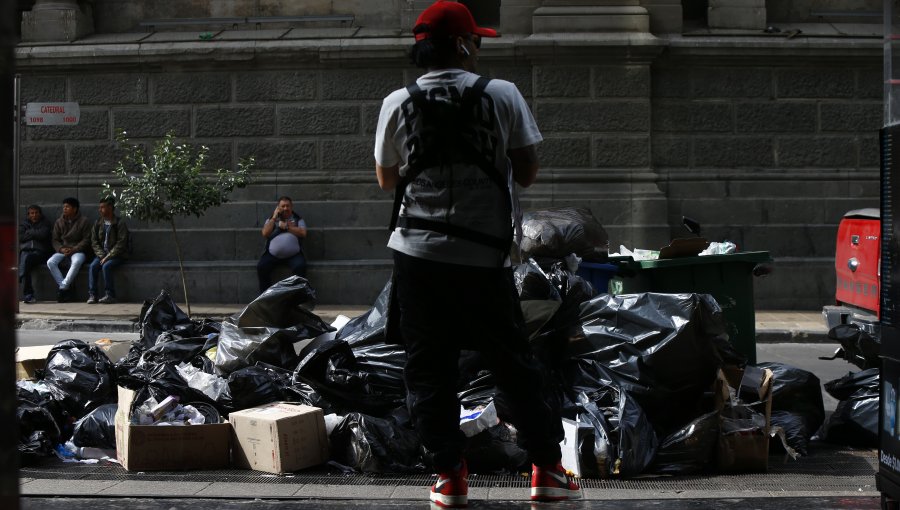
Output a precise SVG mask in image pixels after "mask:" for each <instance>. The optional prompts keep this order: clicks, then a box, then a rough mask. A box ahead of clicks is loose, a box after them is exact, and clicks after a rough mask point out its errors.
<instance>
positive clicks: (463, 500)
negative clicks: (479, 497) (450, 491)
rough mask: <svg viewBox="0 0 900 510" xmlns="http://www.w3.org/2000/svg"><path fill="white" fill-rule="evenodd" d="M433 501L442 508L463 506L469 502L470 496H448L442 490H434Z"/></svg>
mask: <svg viewBox="0 0 900 510" xmlns="http://www.w3.org/2000/svg"><path fill="white" fill-rule="evenodd" d="M431 501H432V502H433V503H434V504H436V505H437V506H439V507H441V508H462V507H465V506H467V505H468V504H469V497H468V496H448V495H446V494H441V493H440V492H432V493H431Z"/></svg>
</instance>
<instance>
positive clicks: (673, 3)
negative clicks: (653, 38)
mask: <svg viewBox="0 0 900 510" xmlns="http://www.w3.org/2000/svg"><path fill="white" fill-rule="evenodd" d="M641 5H642V6H643V7H644V8H645V9H647V11H648V12H649V13H650V31H651V32H653V33H654V34H680V33H681V29H682V26H683V21H684V13H683V12H682V9H681V0H641Z"/></svg>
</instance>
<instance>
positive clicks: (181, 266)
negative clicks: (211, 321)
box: [171, 218, 191, 317]
mask: <svg viewBox="0 0 900 510" xmlns="http://www.w3.org/2000/svg"><path fill="white" fill-rule="evenodd" d="M171 223H172V237H174V238H175V253H176V254H177V255H178V268H179V269H180V270H181V286H182V287H183V288H184V304H185V305H186V306H187V314H188V317H190V316H191V301H190V300H189V299H188V290H187V280H185V278H184V261H182V260H181V244H180V243H179V242H178V232H177V231H176V230H175V218H172V219H171Z"/></svg>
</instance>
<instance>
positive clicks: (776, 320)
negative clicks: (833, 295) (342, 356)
mask: <svg viewBox="0 0 900 510" xmlns="http://www.w3.org/2000/svg"><path fill="white" fill-rule="evenodd" d="M142 306H143V303H116V304H112V305H104V304H93V305H88V304H85V303H55V302H52V301H41V302H37V303H32V304H24V303H19V313H18V314H17V315H16V319H17V321H16V322H17V325H18V327H19V328H22V329H51V330H58V331H103V332H110V333H111V332H130V331H136V330H137V327H138V325H137V321H138V318H139V316H140V313H141V307H142ZM178 306H179V307H181V309H182V310H185V311H186V310H187V307H186V306H184V304H181V303H179V305H178ZM244 306H245V305H238V304H204V303H200V304H192V305H191V314H192V316H193V317H194V318H207V317H208V318H211V319H223V318H225V317H228V316H231V315H235V314H237V313H238V312H240V311H241V310H243V308H244ZM370 308H371V306H368V305H334V304H325V305H316V307H315V308H314V309H313V312H314V313H315V314H316V315H318V316H319V317H321V318H322V319H324V320H325V321H326V322H329V323H330V322H332V321H334V319H335V318H336V317H337V316H338V315H344V316H346V317H349V318H351V319H352V318H353V317H356V316H358V315H361V314H363V313H365V312H366V311H368V310H369V309H370ZM827 333H828V330H827V328H826V327H825V320H824V318H823V317H822V312H821V311H819V310H816V311H790V310H787V311H785V310H758V311H756V341H757V343H808V342H827V341H828V338H827Z"/></svg>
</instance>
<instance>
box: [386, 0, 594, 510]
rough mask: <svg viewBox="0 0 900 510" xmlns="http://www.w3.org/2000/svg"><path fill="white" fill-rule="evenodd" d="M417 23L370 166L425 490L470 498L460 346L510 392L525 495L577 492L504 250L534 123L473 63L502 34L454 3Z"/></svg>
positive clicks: (451, 503)
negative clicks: (526, 465)
mask: <svg viewBox="0 0 900 510" xmlns="http://www.w3.org/2000/svg"><path fill="white" fill-rule="evenodd" d="M413 34H414V35H415V38H416V43H415V44H414V45H413V47H412V50H411V53H410V56H411V57H412V59H413V62H414V63H415V64H416V65H417V66H418V67H422V68H426V69H427V72H426V74H424V75H423V76H421V77H420V78H419V79H418V80H416V82H415V83H413V84H411V85H409V86H408V87H406V88H403V89H400V90H397V91H394V92H393V93H391V94H390V95H389V96H388V97H386V98H385V99H384V103H383V105H382V107H381V114H380V116H379V119H378V128H377V132H376V139H375V162H376V165H375V170H376V174H377V177H378V184H379V186H381V188H382V189H383V190H386V191H389V190H395V207H394V218H393V219H392V225H391V228H392V233H391V237H390V240H389V242H388V247H389V248H391V249H393V250H394V286H395V287H394V289H395V291H396V297H397V302H396V303H395V306H396V305H399V309H400V314H399V315H400V318H399V332H400V336H401V337H402V342H403V343H404V345H405V347H406V352H407V358H408V361H407V364H406V367H405V370H404V378H405V380H406V386H407V391H408V397H409V398H408V403H409V405H410V410H411V412H412V417H413V423H414V425H415V428H416V431H417V432H418V434H419V437H420V438H421V440H422V444H423V445H424V446H425V448H426V449H427V450H428V451H429V453H430V455H431V456H432V459H433V463H434V467H435V470H436V471H437V472H438V475H439V476H438V481H437V483H436V484H435V485H434V486H432V488H431V500H432V501H433V502H435V503H436V504H437V505H439V506H442V507H459V506H465V505H466V503H467V494H468V485H467V476H468V469H467V466H466V461H465V459H464V458H463V456H462V451H463V446H464V440H465V438H464V436H463V434H462V433H461V432H460V430H459V400H458V399H457V393H456V381H457V375H458V358H459V354H460V350H462V349H472V350H478V351H480V352H481V353H482V354H483V355H484V357H485V358H486V359H487V360H488V362H489V363H490V365H491V370H492V372H493V374H494V376H495V377H496V380H497V388H498V391H500V392H502V393H503V394H504V396H505V397H506V398H505V401H506V402H508V403H509V404H510V408H511V409H510V412H511V414H512V415H511V416H508V417H507V418H508V419H509V420H510V421H511V422H512V423H513V424H514V425H515V426H516V429H517V430H518V432H519V438H520V442H521V444H522V446H523V447H524V448H525V449H526V450H528V453H529V455H530V456H531V461H532V463H533V470H532V478H531V499H533V500H541V501H550V500H565V499H576V498H580V497H581V491H580V488H579V487H578V485H577V484H576V483H575V482H574V481H573V480H572V479H571V478H570V477H569V475H567V473H566V472H565V470H564V469H563V467H562V465H561V464H560V449H559V442H560V441H561V440H562V438H563V431H562V423H561V419H560V416H559V412H558V410H556V409H553V408H552V407H551V406H550V405H548V404H547V403H546V402H544V400H543V399H542V398H541V389H542V381H541V373H540V371H539V369H538V367H537V365H536V362H535V360H534V358H533V357H532V354H531V351H530V347H529V345H528V340H527V337H526V336H525V334H524V329H523V325H524V320H523V317H522V311H521V308H520V307H519V300H518V295H517V293H516V288H515V284H514V282H513V273H512V268H511V267H510V262H509V250H510V246H511V243H512V240H513V228H512V223H513V220H512V216H513V215H512V210H513V205H512V204H513V203H514V196H515V183H518V184H519V185H521V186H530V185H531V184H532V183H533V182H534V180H535V178H536V176H537V171H538V162H537V156H536V151H535V144H537V143H538V142H540V141H541V139H542V137H541V134H540V132H539V131H538V129H537V125H536V123H535V121H534V118H533V117H532V115H531V112H530V111H529V109H528V105H527V104H526V103H525V100H524V98H523V97H522V95H521V94H520V93H519V91H518V89H517V88H516V86H515V85H513V84H512V83H509V82H507V81H503V80H498V79H494V80H488V79H487V78H483V77H480V76H479V75H477V74H474V71H475V68H476V64H477V61H478V51H479V48H480V47H481V38H482V37H498V34H497V32H496V31H494V30H492V29H489V28H482V27H478V26H477V25H476V24H475V20H474V19H473V17H472V14H471V13H470V12H469V10H468V9H467V8H466V7H465V6H464V5H463V4H460V3H456V2H450V1H443V0H441V1H438V2H435V3H434V4H433V5H432V6H431V7H429V8H427V9H426V10H425V11H423V12H422V14H421V15H420V16H419V18H418V20H416V26H415V27H414V28H413ZM394 227H396V228H394ZM447 317H454V318H455V319H454V321H452V322H450V323H448V321H447V320H446V318H447Z"/></svg>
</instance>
